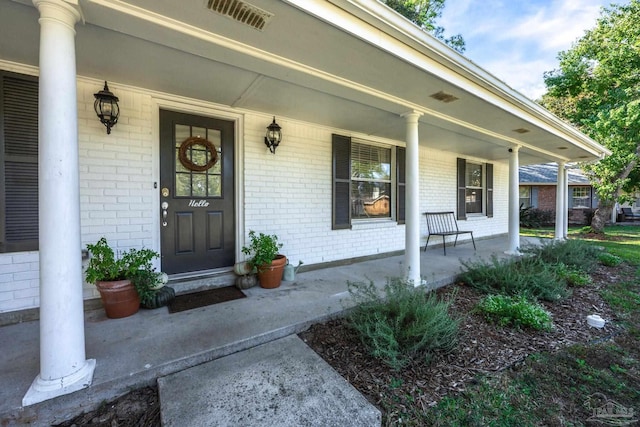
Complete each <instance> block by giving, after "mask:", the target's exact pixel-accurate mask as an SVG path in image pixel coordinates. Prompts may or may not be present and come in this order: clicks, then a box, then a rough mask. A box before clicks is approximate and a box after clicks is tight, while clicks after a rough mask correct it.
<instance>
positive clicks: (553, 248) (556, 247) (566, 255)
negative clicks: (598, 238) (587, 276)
mask: <svg viewBox="0 0 640 427" xmlns="http://www.w3.org/2000/svg"><path fill="white" fill-rule="evenodd" d="M522 252H523V253H525V254H527V255H531V256H533V257H535V258H537V259H539V260H541V261H543V262H545V263H547V264H564V265H566V266H568V267H575V268H578V269H580V270H582V271H586V272H589V271H591V269H593V267H595V265H594V264H595V263H594V262H593V260H594V259H597V257H598V255H599V254H600V253H601V252H602V251H601V249H599V248H597V247H596V246H594V245H592V244H590V243H587V242H585V241H582V240H553V241H550V242H547V243H544V244H543V245H536V246H527V247H525V248H523V249H522Z"/></svg>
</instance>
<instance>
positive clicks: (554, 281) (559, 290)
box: [459, 256, 569, 301]
mask: <svg viewBox="0 0 640 427" xmlns="http://www.w3.org/2000/svg"><path fill="white" fill-rule="evenodd" d="M462 265H463V272H462V274H461V275H460V277H459V279H460V280H461V281H462V282H464V283H465V284H467V285H469V286H471V287H473V288H475V289H477V290H479V291H480V292H484V293H488V294H496V293H497V294H504V295H510V296H516V295H525V296H527V297H528V298H530V299H542V300H546V301H557V300H559V299H562V298H565V297H566V296H568V295H569V292H568V290H567V284H566V281H565V280H564V279H562V278H561V277H559V275H558V274H557V273H556V271H555V268H554V266H552V265H549V264H547V263H545V262H543V261H542V260H540V259H538V258H536V257H524V258H520V259H504V260H499V259H498V258H497V257H495V256H493V257H492V258H491V261H490V262H486V261H476V262H471V261H469V262H463V263H462ZM465 269H466V270H465Z"/></svg>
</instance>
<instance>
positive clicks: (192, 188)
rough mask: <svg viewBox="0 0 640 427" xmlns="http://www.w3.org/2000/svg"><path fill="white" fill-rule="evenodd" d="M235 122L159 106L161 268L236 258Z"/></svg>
mask: <svg viewBox="0 0 640 427" xmlns="http://www.w3.org/2000/svg"><path fill="white" fill-rule="evenodd" d="M233 146H234V123H233V122H230V121H226V120H218V119H213V118H210V117H200V116H193V115H190V114H183V113H176V112H173V111H164V110H161V111H160V214H161V218H160V229H161V232H160V239H161V249H162V271H164V272H166V273H168V274H175V273H186V272H191V271H201V270H210V269H215V268H220V267H228V266H231V265H233V263H234V261H235V232H234V229H235V224H234V222H235V215H234V205H235V202H234V182H233V181H234V171H233V165H234V150H233Z"/></svg>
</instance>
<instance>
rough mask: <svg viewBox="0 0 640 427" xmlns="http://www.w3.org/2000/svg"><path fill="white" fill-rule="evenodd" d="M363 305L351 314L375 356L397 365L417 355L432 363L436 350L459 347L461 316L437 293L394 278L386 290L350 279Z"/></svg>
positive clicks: (365, 342)
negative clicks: (452, 314) (453, 314)
mask: <svg viewBox="0 0 640 427" xmlns="http://www.w3.org/2000/svg"><path fill="white" fill-rule="evenodd" d="M349 293H350V294H351V295H352V296H353V298H354V299H355V301H356V302H357V303H358V306H356V308H355V309H354V310H353V312H352V313H351V315H350V317H349V324H350V325H351V327H352V328H354V329H355V330H356V331H357V333H358V335H359V336H360V339H361V340H362V342H363V344H364V345H365V346H366V347H367V348H368V349H369V351H370V352H371V354H372V355H373V356H374V357H376V358H379V359H380V360H382V361H383V362H384V363H386V364H387V365H389V366H390V367H391V368H393V369H401V368H402V367H403V366H405V365H406V364H407V363H408V362H409V361H410V360H412V359H419V358H422V359H424V360H425V361H427V362H428V361H429V360H430V358H431V356H432V354H433V352H434V351H436V350H439V351H451V350H453V349H454V348H455V346H456V345H457V335H458V324H459V320H458V319H454V318H452V316H451V315H450V314H449V306H450V305H451V303H450V302H449V301H439V300H438V299H437V297H436V295H435V293H434V292H427V291H426V290H425V289H424V288H414V287H413V285H411V284H408V283H406V282H404V281H402V280H400V279H390V280H389V281H387V284H386V285H385V287H384V290H383V291H382V292H380V291H378V289H377V288H376V287H375V285H374V284H373V282H369V283H364V282H357V283H353V282H350V283H349Z"/></svg>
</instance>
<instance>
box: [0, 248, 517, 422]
mask: <svg viewBox="0 0 640 427" xmlns="http://www.w3.org/2000/svg"><path fill="white" fill-rule="evenodd" d="M522 243H523V244H524V243H525V239H524V238H523V239H522ZM476 244H477V247H478V250H477V252H474V251H473V247H472V246H471V244H470V242H469V243H467V242H462V243H461V244H459V245H458V246H457V247H456V248H453V247H451V248H449V247H448V248H447V256H446V257H445V256H444V255H443V253H442V247H437V246H434V247H433V248H432V247H431V246H430V247H429V249H428V251H427V252H421V253H422V255H421V269H422V274H423V277H424V279H426V281H427V282H428V285H429V286H433V287H436V286H441V285H444V284H447V283H451V282H452V281H453V280H454V279H455V276H456V275H457V274H459V273H460V269H461V264H460V263H461V261H467V260H470V259H477V258H485V259H488V258H489V257H490V256H491V255H492V254H496V255H499V256H503V251H504V249H505V248H506V247H507V239H506V237H500V238H493V239H486V240H479V241H477V242H476ZM402 263H403V256H393V257H387V258H382V259H377V260H372V261H366V262H360V263H354V264H351V265H346V266H340V267H333V268H325V269H321V270H315V271H309V272H304V273H299V274H298V275H297V276H296V280H295V281H294V282H283V285H282V286H281V287H280V288H278V289H274V290H267V289H261V288H259V287H255V288H251V289H248V290H247V291H246V292H245V293H246V294H247V298H243V299H240V300H235V301H229V302H226V303H222V304H216V305H213V306H208V307H203V308H199V309H194V310H188V311H184V312H180V313H175V314H169V313H168V310H167V309H166V308H160V309H157V310H140V312H139V313H137V314H136V315H134V316H131V317H128V318H124V319H107V318H106V317H105V315H104V312H103V310H95V311H89V312H87V313H86V315H85V336H86V353H87V358H92V359H96V361H97V366H96V370H95V374H94V378H93V384H92V386H91V387H89V388H88V389H85V390H82V391H78V392H76V393H72V394H70V395H67V396H61V397H58V398H56V399H52V400H49V401H46V402H42V403H40V404H36V405H33V406H29V407H26V408H22V407H21V401H22V397H23V396H24V394H25V392H26V391H27V389H28V388H29V386H30V384H31V382H32V381H33V379H34V378H35V377H36V375H37V374H38V372H39V344H38V341H39V337H38V333H39V332H38V329H39V325H38V322H25V323H21V324H15V325H10V326H4V327H1V328H0V348H1V349H2V351H1V352H0V425H3V426H4V425H33V426H38V425H50V424H55V423H59V422H62V421H64V420H67V419H70V418H72V417H73V416H75V415H77V414H79V413H81V412H83V411H88V410H93V409H94V408H96V407H97V406H98V405H99V404H100V403H101V402H104V401H109V400H113V399H114V398H116V397H118V396H120V395H122V394H125V393H127V392H128V391H130V390H131V389H133V388H138V387H142V386H146V385H151V384H155V383H156V381H157V379H158V378H162V377H166V376H167V375H170V374H174V373H177V372H181V371H184V370H186V369H188V368H191V367H194V366H197V365H201V364H203V363H206V362H210V361H213V360H216V359H220V358H222V357H224V356H228V355H231V354H234V353H238V352H241V351H244V350H248V349H252V348H254V347H257V346H260V345H262V344H266V343H270V342H273V341H275V340H278V339H281V338H284V337H288V336H290V335H294V334H296V333H298V332H301V331H303V330H305V329H307V328H308V327H309V326H310V325H311V324H313V323H317V322H321V321H324V320H327V319H329V318H332V317H336V316H339V315H340V314H341V313H342V312H343V311H344V310H345V309H347V308H349V307H350V306H351V301H350V299H349V294H348V292H347V282H348V281H363V280H373V281H374V282H375V283H376V284H384V283H385V281H386V278H388V277H396V276H401V275H402V272H403V267H402ZM292 345H293V344H292ZM293 347H296V350H295V352H296V354H298V353H297V352H298V351H299V350H300V349H299V348H297V347H298V346H297V344H295V345H293ZM308 351H310V352H311V350H310V349H308ZM243 357H245V356H243ZM247 360H249V359H247ZM251 360H254V361H255V359H251ZM220 363H223V362H220ZM247 363H249V362H247ZM252 363H253V362H252ZM213 366H215V365H213ZM203 369H204V371H203V372H208V371H207V370H208V369H209V368H203ZM270 369H271V368H270ZM273 369H276V368H275V367H274V368H273ZM282 369H285V370H287V369H292V368H291V367H284V366H282ZM292 372H295V371H292ZM178 378H180V377H178ZM232 378H233V377H230V378H229V380H231V379H232ZM163 381H165V382H166V383H169V382H175V381H174V380H171V379H166V380H163ZM178 382H179V381H178ZM213 384H215V383H213ZM214 387H219V386H217V385H215V386H214ZM301 387H303V388H304V385H303V384H301ZM219 392H220V390H219V389H214V390H211V391H210V393H214V394H218V393H219ZM175 396H180V395H179V394H176V395H175ZM178 398H179V397H178ZM162 404H163V406H164V405H165V403H164V402H163V403H162ZM338 404H339V405H342V404H343V402H339V403H338ZM166 405H169V404H168V403H167V404H166ZM174 406H175V405H174ZM179 407H180V406H179ZM181 407H183V408H185V409H186V408H188V405H186V404H185V405H183V406H181ZM229 408H230V407H227V409H229ZM296 410H297V408H292V409H291V410H290V411H296ZM178 411H179V410H178ZM174 412H175V411H174ZM285 412H286V411H285ZM182 416H183V418H182V420H183V421H184V420H185V419H191V417H192V415H190V414H182ZM168 425H171V424H168ZM194 425H204V424H194ZM229 425H231V424H229ZM247 425H253V424H247ZM272 425H275V424H272ZM309 425H312V424H309ZM316 425H321V424H316ZM325 425H328V424H325Z"/></svg>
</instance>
